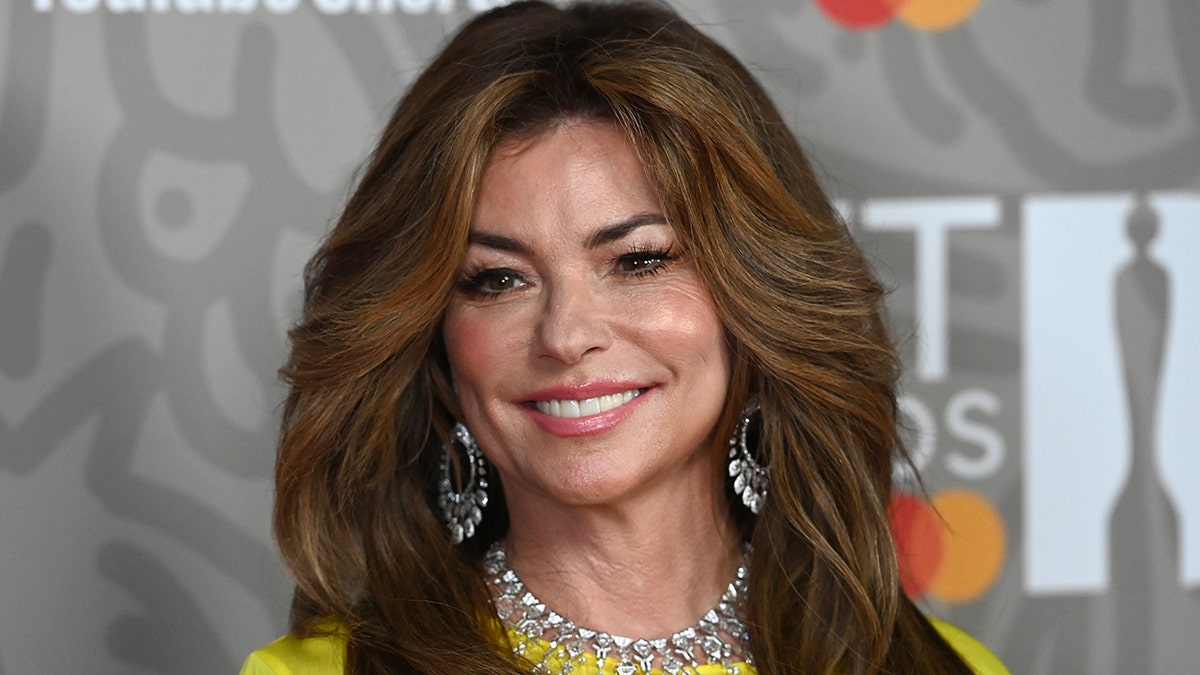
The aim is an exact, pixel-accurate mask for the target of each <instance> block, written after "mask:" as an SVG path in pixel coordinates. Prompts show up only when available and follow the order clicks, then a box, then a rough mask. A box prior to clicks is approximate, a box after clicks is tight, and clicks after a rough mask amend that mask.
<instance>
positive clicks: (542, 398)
mask: <svg viewBox="0 0 1200 675" xmlns="http://www.w3.org/2000/svg"><path fill="white" fill-rule="evenodd" d="M651 389H653V387H638V386H636V385H633V384H631V383H623V384H621V383H614V382H604V383H592V384H589V385H584V386H582V387H565V388H554V389H549V390H544V391H541V392H537V393H535V394H533V395H532V396H531V397H530V399H531V400H529V401H528V402H527V403H526V405H525V406H524V407H525V411H526V412H527V413H528V414H529V416H530V417H532V418H533V421H534V422H536V423H537V425H538V426H539V427H541V428H542V430H544V431H546V432H549V433H550V434H553V435H555V436H567V437H569V436H584V435H589V434H599V433H603V432H605V431H608V430H609V429H612V428H613V427H615V426H617V425H618V424H620V423H621V421H622V420H624V419H625V418H626V417H628V416H629V415H630V414H631V413H633V411H634V410H635V409H637V408H638V407H639V406H640V405H641V404H642V403H643V402H644V401H645V400H646V398H647V396H646V394H647V393H649V392H650V391H651Z"/></svg>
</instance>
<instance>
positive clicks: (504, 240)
mask: <svg viewBox="0 0 1200 675" xmlns="http://www.w3.org/2000/svg"><path fill="white" fill-rule="evenodd" d="M666 224H667V219H666V218H665V217H663V215H662V214H659V213H638V214H634V215H632V216H630V217H628V218H625V219H624V220H620V221H617V222H615V223H610V224H608V225H604V226H602V227H600V228H598V229H597V230H596V231H594V232H592V233H591V234H589V235H588V238H587V240H586V241H585V242H584V245H585V246H587V247H588V248H589V249H597V248H600V247H601V246H604V245H605V244H611V243H613V242H614V241H620V240H621V239H623V238H624V237H626V236H627V235H628V234H629V233H630V232H633V231H634V230H636V229H638V228H639V227H644V226H646V225H666ZM467 241H468V242H469V243H471V244H478V245H479V246H486V247H487V248H493V249H496V250H499V251H510V252H512V253H520V254H528V253H530V248H529V245H528V244H526V243H525V242H523V241H521V240H520V239H515V238H513V237H506V236H504V235H500V234H493V233H491V232H487V231H477V230H472V231H471V234H470V236H469V238H468V240H467Z"/></svg>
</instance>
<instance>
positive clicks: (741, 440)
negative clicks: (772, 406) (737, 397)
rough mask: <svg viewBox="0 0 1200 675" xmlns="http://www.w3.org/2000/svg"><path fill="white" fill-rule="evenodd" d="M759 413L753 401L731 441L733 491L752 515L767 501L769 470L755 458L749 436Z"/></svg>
mask: <svg viewBox="0 0 1200 675" xmlns="http://www.w3.org/2000/svg"><path fill="white" fill-rule="evenodd" d="M758 411H759V405H758V402H757V401H753V400H752V401H751V402H750V403H749V404H747V405H746V409H745V410H743V411H742V417H741V419H740V420H738V425H737V429H735V430H734V432H733V438H731V439H729V477H730V478H733V491H734V492H735V493H737V494H738V496H740V497H741V498H742V503H743V504H745V505H746V508H748V509H750V512H751V513H754V514H757V513H758V511H759V509H761V508H762V505H763V503H764V502H766V501H767V485H768V481H767V470H766V468H764V467H763V465H761V464H759V463H758V460H756V459H755V458H754V453H753V452H752V451H751V450H750V447H749V443H748V440H747V436H748V435H749V433H750V420H751V418H752V417H753V416H754V413H756V412H758Z"/></svg>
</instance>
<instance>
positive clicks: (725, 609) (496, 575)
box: [484, 542, 754, 675]
mask: <svg viewBox="0 0 1200 675" xmlns="http://www.w3.org/2000/svg"><path fill="white" fill-rule="evenodd" d="M484 569H485V570H486V571H487V583H488V587H489V590H490V591H491V593H492V607H493V608H494V609H495V610H496V615H497V616H499V617H500V621H501V622H502V623H503V624H504V625H505V627H507V628H509V629H511V630H510V634H511V635H512V636H513V640H514V641H513V652H515V653H516V654H517V655H518V656H522V657H525V658H528V659H530V660H531V661H534V670H533V672H535V673H555V672H562V673H570V672H572V671H573V670H574V669H575V667H576V666H577V665H581V664H583V663H586V662H587V657H586V656H584V655H585V654H588V653H591V654H595V656H596V662H597V664H596V665H597V667H600V668H603V666H604V662H605V660H606V659H613V660H614V662H615V663H616V673H617V675H634V674H635V673H637V672H639V671H640V672H641V673H649V672H650V670H651V668H655V667H657V668H662V670H663V671H664V672H665V673H667V674H668V675H680V674H682V673H691V674H694V673H696V672H697V670H696V669H697V668H698V667H699V666H701V665H703V664H707V663H719V664H721V665H722V666H723V667H724V668H725V669H726V670H727V671H728V672H729V673H731V675H738V673H741V672H742V671H741V669H740V668H738V667H737V666H736V665H734V664H735V662H742V663H745V664H746V665H750V666H752V665H753V664H754V661H753V659H752V658H751V656H750V636H749V634H748V633H747V631H746V625H745V624H744V623H742V620H741V619H740V618H738V615H739V613H740V611H741V609H742V605H743V603H744V602H745V598H746V588H747V585H746V577H747V570H746V563H745V561H744V558H743V562H742V563H741V564H740V565H738V569H737V575H736V576H735V577H734V580H733V581H732V582H730V584H729V586H728V587H727V588H726V589H725V593H724V595H722V596H721V600H720V601H719V602H718V603H717V606H716V607H713V608H712V609H710V610H708V612H706V613H705V614H704V616H703V617H701V619H700V621H699V622H698V623H696V625H694V626H689V627H687V628H685V629H683V630H681V631H679V632H677V633H675V634H674V635H672V636H671V637H669V638H659V639H656V640H647V639H633V638H626V637H620V636H617V635H612V634H610V633H606V632H603V631H595V630H590V629H588V628H583V627H582V626H576V625H575V624H574V623H572V622H571V621H570V620H569V619H566V618H564V617H563V616H562V615H560V614H558V613H557V612H555V611H554V610H551V609H548V608H547V607H546V605H545V603H543V602H542V601H541V600H538V599H537V596H535V595H534V594H533V593H532V592H531V591H530V590H529V589H527V588H526V587H525V584H523V583H521V579H520V578H518V577H517V573H516V572H514V571H513V570H512V568H511V567H509V566H508V555H507V553H505V551H504V547H503V546H502V545H501V544H500V543H499V542H497V543H496V544H493V545H492V547H491V548H490V549H489V550H488V552H487V555H486V556H485V557H484ZM538 641H541V642H543V643H545V644H544V650H543V651H542V653H541V655H540V657H539V656H538V654H537V653H536V649H535V650H531V649H529V646H530V644H531V643H536V642H538ZM555 664H557V665H555Z"/></svg>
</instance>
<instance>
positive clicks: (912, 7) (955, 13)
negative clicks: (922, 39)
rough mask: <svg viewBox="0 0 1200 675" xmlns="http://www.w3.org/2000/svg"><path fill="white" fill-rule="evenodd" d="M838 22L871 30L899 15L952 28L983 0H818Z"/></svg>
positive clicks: (921, 25)
mask: <svg viewBox="0 0 1200 675" xmlns="http://www.w3.org/2000/svg"><path fill="white" fill-rule="evenodd" d="M815 1H816V3H817V7H820V8H821V11H823V12H825V15H826V16H828V17H829V18H830V19H833V20H834V21H836V22H837V23H839V24H841V25H842V26H845V27H846V28H852V29H854V30H871V29H873V28H879V27H880V26H882V25H884V24H887V23H889V22H891V21H892V20H893V19H899V20H901V21H903V22H904V23H906V24H908V25H909V26H911V27H913V28H917V29H919V30H929V31H940V30H948V29H950V28H953V27H955V26H957V25H958V24H960V23H962V22H963V21H966V20H967V17H969V16H971V15H972V14H974V13H975V10H976V9H977V8H978V7H979V3H980V2H981V0H815Z"/></svg>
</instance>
